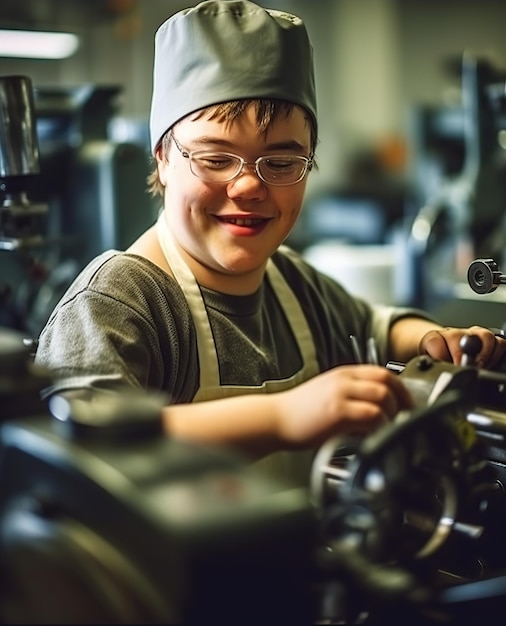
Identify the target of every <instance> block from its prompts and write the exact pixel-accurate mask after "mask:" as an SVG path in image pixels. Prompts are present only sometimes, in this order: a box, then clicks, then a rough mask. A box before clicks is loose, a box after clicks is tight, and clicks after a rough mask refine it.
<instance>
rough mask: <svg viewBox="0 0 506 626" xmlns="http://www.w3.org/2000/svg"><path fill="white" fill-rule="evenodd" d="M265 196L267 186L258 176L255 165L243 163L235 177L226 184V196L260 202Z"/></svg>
mask: <svg viewBox="0 0 506 626" xmlns="http://www.w3.org/2000/svg"><path fill="white" fill-rule="evenodd" d="M266 194H267V185H266V183H264V181H263V180H262V179H261V178H260V176H259V175H258V172H257V169H256V164H255V163H246V162H245V163H243V165H242V167H241V169H240V170H239V173H238V174H237V176H236V177H235V178H234V179H233V180H231V181H230V183H229V184H228V195H229V196H230V197H231V198H233V197H236V198H239V197H244V198H248V199H250V200H251V199H257V200H262V199H263V198H265V196H266Z"/></svg>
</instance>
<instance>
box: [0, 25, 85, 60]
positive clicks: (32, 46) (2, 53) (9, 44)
mask: <svg viewBox="0 0 506 626" xmlns="http://www.w3.org/2000/svg"><path fill="white" fill-rule="evenodd" d="M78 46H79V39H78V37H77V35H73V34H71V33H49V32H42V31H29V30H0V57H15V58H23V59H66V58H67V57H69V56H71V55H72V54H74V52H75V51H76V50H77V48H78Z"/></svg>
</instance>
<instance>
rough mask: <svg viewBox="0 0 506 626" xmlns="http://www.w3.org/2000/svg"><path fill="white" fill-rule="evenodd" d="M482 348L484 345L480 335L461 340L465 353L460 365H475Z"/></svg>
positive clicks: (466, 336)
mask: <svg viewBox="0 0 506 626" xmlns="http://www.w3.org/2000/svg"><path fill="white" fill-rule="evenodd" d="M482 346H483V343H482V341H481V339H480V338H479V337H478V335H464V336H463V337H462V338H461V340H460V347H461V349H462V352H463V354H462V360H461V362H460V364H461V365H474V364H475V363H476V357H477V356H478V354H479V353H480V350H481V348H482Z"/></svg>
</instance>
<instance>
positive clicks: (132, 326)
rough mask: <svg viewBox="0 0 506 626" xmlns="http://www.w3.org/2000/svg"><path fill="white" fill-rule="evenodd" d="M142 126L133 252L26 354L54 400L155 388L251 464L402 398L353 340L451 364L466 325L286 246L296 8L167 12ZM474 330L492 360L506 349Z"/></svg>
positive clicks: (305, 83) (299, 77)
mask: <svg viewBox="0 0 506 626" xmlns="http://www.w3.org/2000/svg"><path fill="white" fill-rule="evenodd" d="M150 129H151V142H152V150H153V156H154V157H155V159H156V169H155V171H154V173H153V176H152V177H151V181H150V182H151V187H152V190H153V191H154V192H155V193H156V192H160V193H161V195H162V196H163V209H162V210H161V212H160V216H159V219H158V221H157V223H156V224H155V225H154V226H153V227H152V228H150V229H149V230H148V231H147V232H146V233H144V234H143V235H142V236H141V237H140V238H139V239H138V240H137V241H136V242H135V243H133V245H132V246H131V247H130V248H129V249H128V250H127V251H126V252H117V251H110V252H106V253H104V254H102V255H101V256H100V257H98V258H97V259H95V260H94V261H93V262H92V263H91V264H90V265H89V266H88V267H87V268H85V269H84V271H83V272H82V274H81V275H80V276H79V277H78V278H77V280H76V281H75V283H74V285H72V286H71V288H70V289H69V291H68V293H67V294H66V295H65V296H64V298H63V299H62V301H61V302H60V303H59V305H58V306H57V308H56V310H55V311H54V312H53V314H52V316H51V318H50V320H49V321H48V324H47V326H46V328H45V329H44V331H43V332H42V334H41V337H40V341H39V347H38V352H37V357H36V358H37V362H38V363H40V364H43V365H45V366H47V367H49V368H50V369H51V370H52V371H53V372H54V375H55V386H54V388H53V389H52V390H50V391H51V392H52V393H64V392H66V393H68V392H76V391H77V392H79V393H82V392H85V391H87V390H88V391H96V390H120V389H121V388H122V387H124V386H125V385H127V386H130V387H134V388H138V389H156V390H161V391H164V392H167V393H168V394H169V396H170V398H171V401H170V404H169V406H167V407H166V409H165V410H164V423H165V425H166V430H167V433H169V434H170V435H171V436H174V437H180V438H186V439H189V440H194V441H199V442H206V443H208V444H222V445H223V444H224V445H227V446H233V447H236V448H238V449H240V450H242V451H244V452H247V453H249V454H251V455H252V457H253V458H259V457H262V456H265V455H269V454H271V453H276V452H278V451H282V450H285V451H286V450H292V451H294V450H304V449H306V450H311V449H312V448H313V449H314V447H316V446H318V445H321V444H322V443H324V442H325V441H326V440H327V439H328V438H329V437H331V436H334V435H335V434H337V433H347V432H354V433H359V434H366V433H368V432H370V431H372V430H373V429H376V428H377V427H378V426H380V425H381V424H383V423H385V421H387V420H390V419H392V418H393V417H394V416H395V415H396V414H397V413H398V412H399V411H400V410H402V409H406V408H409V407H410V406H411V398H410V395H409V393H408V392H407V390H406V389H405V387H404V386H403V384H402V382H401V379H400V378H398V377H397V376H396V375H395V374H393V373H391V372H389V371H388V370H387V369H386V368H385V367H381V366H379V365H373V364H355V363H354V356H353V350H352V345H351V341H350V335H353V336H355V337H356V339H357V340H358V342H359V344H361V345H365V343H366V340H367V338H369V337H374V338H375V339H376V342H377V348H378V351H379V356H380V362H381V363H386V361H387V360H388V359H394V360H400V361H407V360H409V359H410V358H411V357H413V356H415V355H416V354H417V353H419V352H426V353H428V354H430V355H431V356H433V357H434V358H437V359H446V360H453V361H455V362H459V361H460V358H461V351H460V348H459V340H460V338H461V336H462V335H463V333H464V332H469V330H467V331H464V330H459V329H451V328H442V327H440V326H439V325H438V324H436V323H435V322H433V321H431V320H430V319H429V318H428V317H427V316H424V315H423V314H422V313H420V312H418V311H411V310H404V309H402V310H401V309H392V308H385V307H379V306H378V307H376V306H371V305H369V304H368V303H366V302H363V301H361V300H358V299H356V298H353V297H351V296H350V295H348V294H347V293H346V292H345V291H344V290H343V289H342V288H341V287H340V286H339V285H338V284H336V283H335V282H334V281H333V280H331V279H330V278H328V277H325V276H323V275H322V274H320V273H318V272H317V271H315V270H314V269H313V268H311V267H310V266H308V265H307V264H306V263H305V262H304V261H303V260H302V259H301V258H300V257H299V256H298V255H296V254H295V253H294V252H292V251H289V250H288V249H286V248H284V247H283V246H282V244H283V242H284V241H285V239H286V238H287V236H288V235H289V233H290V231H291V230H292V228H293V226H294V224H295V222H296V220H297V218H298V216H299V213H300V210H301V206H302V202H303V198H304V192H305V188H306V181H307V176H308V175H309V172H310V171H311V169H312V168H313V167H314V160H315V148H316V144H317V119H316V97H315V86H314V75H313V60H312V49H311V45H310V42H309V40H308V36H307V32H306V29H305V27H304V24H303V23H302V21H301V20H300V19H299V18H297V17H295V16H293V15H288V14H286V13H284V12H279V11H274V10H266V9H264V8H261V7H259V6H257V5H256V4H253V3H252V2H248V1H246V0H238V1H229V2H227V1H223V0H208V1H206V2H203V3H201V4H199V5H197V6H195V7H194V8H190V9H187V10H184V11H181V12H179V13H177V14H176V15H174V16H172V17H171V18H170V19H168V20H167V21H166V22H165V23H164V24H163V25H162V26H161V27H160V29H159V30H158V32H157V35H156V40H155V65H154V90H153V99H152V109H151V127H150ZM139 210H142V207H139ZM472 331H473V332H474V333H476V334H478V335H479V336H480V338H481V339H482V342H483V348H482V351H481V353H480V356H479V359H480V363H481V364H487V365H493V364H494V363H495V362H496V361H497V360H498V359H499V358H500V357H501V356H502V354H503V353H504V351H505V345H506V342H504V341H503V340H502V339H499V338H496V337H495V336H494V335H493V333H491V332H490V331H488V330H486V329H483V328H478V327H473V329H472ZM273 458H276V457H273ZM277 458H279V457H277ZM287 458H292V457H290V455H288V457H287ZM298 463H299V461H298V460H297V461H296V464H298ZM299 469H300V467H299ZM292 471H293V466H292V467H291V468H289V469H288V474H291V472H292ZM303 473H304V472H303Z"/></svg>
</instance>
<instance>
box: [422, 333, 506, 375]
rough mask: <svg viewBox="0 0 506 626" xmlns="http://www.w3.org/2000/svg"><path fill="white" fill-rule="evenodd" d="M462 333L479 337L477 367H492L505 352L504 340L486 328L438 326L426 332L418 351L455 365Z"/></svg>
mask: <svg viewBox="0 0 506 626" xmlns="http://www.w3.org/2000/svg"><path fill="white" fill-rule="evenodd" d="M464 335H476V336H478V337H479V338H480V339H481V342H482V348H481V350H480V352H479V354H478V356H477V357H476V365H477V366H478V367H485V366H487V367H489V368H491V367H493V366H494V365H495V364H496V363H498V362H499V361H500V359H501V358H502V357H503V356H504V354H505V352H506V340H505V339H503V338H501V337H497V336H496V335H495V334H494V333H493V332H492V331H491V330H489V329H488V328H483V327H481V326H471V327H469V328H440V329H437V330H431V331H429V332H428V333H426V334H425V335H424V336H423V337H422V340H421V341H420V346H419V353H420V354H428V355H429V356H430V357H432V358H433V359H436V360H439V361H450V362H453V363H455V364H457V365H459V364H460V362H461V361H462V348H461V347H460V340H461V339H462V337H463V336H464Z"/></svg>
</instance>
